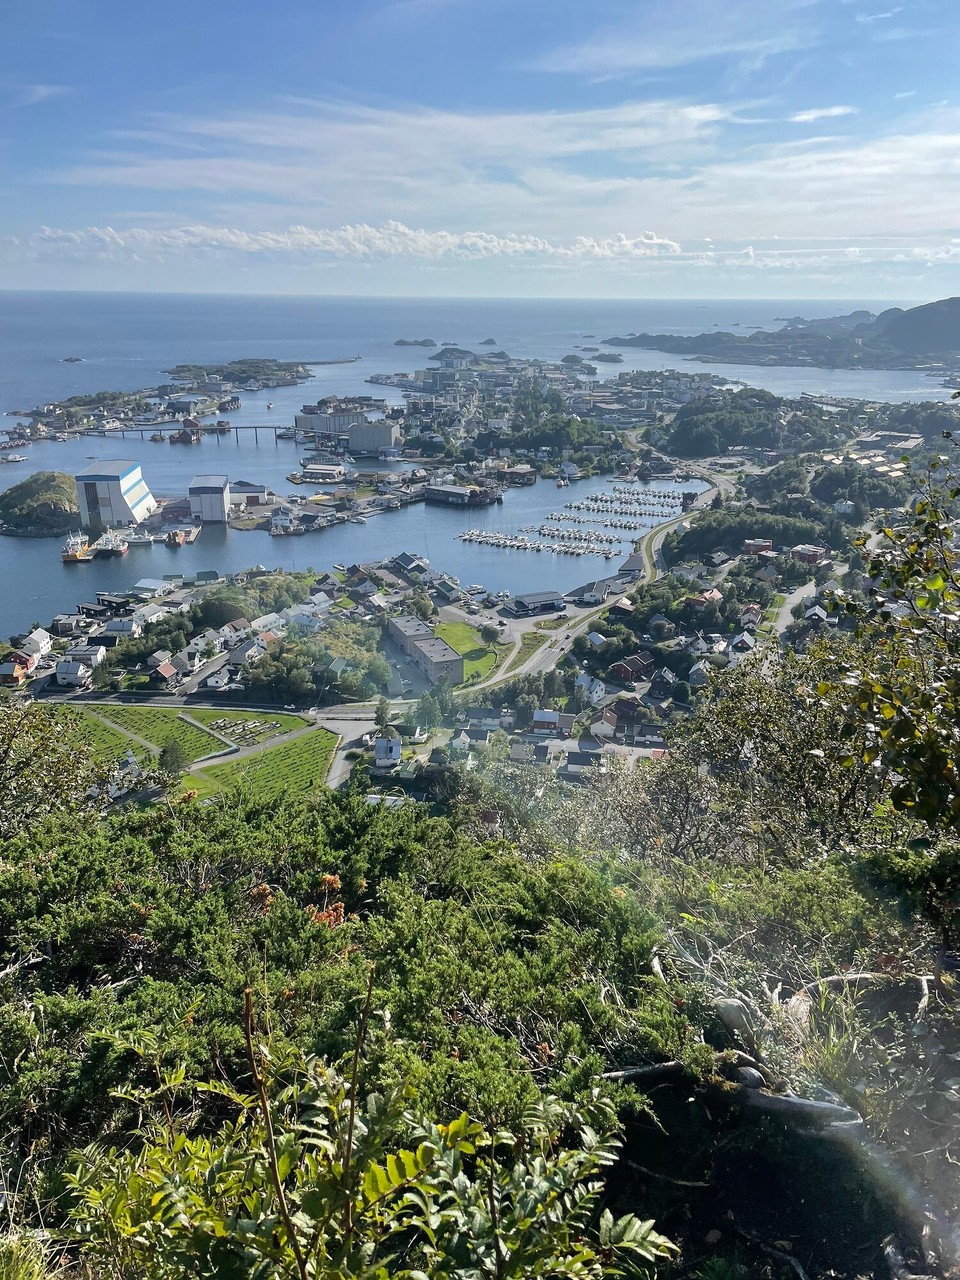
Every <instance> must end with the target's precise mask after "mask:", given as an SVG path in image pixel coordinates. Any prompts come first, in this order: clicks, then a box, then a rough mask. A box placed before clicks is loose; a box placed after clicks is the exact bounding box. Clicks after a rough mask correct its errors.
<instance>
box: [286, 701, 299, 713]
mask: <svg viewBox="0 0 960 1280" xmlns="http://www.w3.org/2000/svg"><path fill="white" fill-rule="evenodd" d="M283 709H284V711H296V709H297V708H296V707H295V706H294V704H293V703H292V702H287V703H285V704H284V708H283Z"/></svg>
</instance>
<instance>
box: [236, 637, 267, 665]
mask: <svg viewBox="0 0 960 1280" xmlns="http://www.w3.org/2000/svg"><path fill="white" fill-rule="evenodd" d="M266 652H267V646H266V645H265V644H263V642H262V641H261V640H258V639H253V640H244V641H243V643H242V644H240V645H238V646H237V648H235V649H233V650H232V652H231V656H230V661H231V662H233V663H236V664H237V665H238V666H243V667H252V666H254V664H255V663H257V662H259V661H260V659H261V658H262V657H263V655H264V654H265V653H266Z"/></svg>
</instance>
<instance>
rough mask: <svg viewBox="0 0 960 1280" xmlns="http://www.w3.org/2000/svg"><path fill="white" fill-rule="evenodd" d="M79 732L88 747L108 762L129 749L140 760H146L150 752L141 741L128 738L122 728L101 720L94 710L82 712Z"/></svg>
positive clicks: (124, 754) (120, 757) (123, 755)
mask: <svg viewBox="0 0 960 1280" xmlns="http://www.w3.org/2000/svg"><path fill="white" fill-rule="evenodd" d="M78 731H79V734H80V737H81V738H82V739H83V741H84V742H85V743H86V745H87V746H88V747H90V749H91V750H92V751H93V752H94V753H95V754H96V755H97V756H98V757H99V758H100V759H101V760H103V761H104V763H106V764H113V763H114V762H115V761H117V760H120V759H122V758H123V757H125V756H126V755H127V753H128V752H129V751H131V750H132V751H133V754H134V756H135V757H136V758H137V760H139V761H141V762H142V761H144V760H145V759H146V757H147V756H149V755H150V752H149V751H148V750H147V749H146V747H144V746H143V745H142V744H141V743H139V742H134V741H133V739H132V738H128V737H127V735H126V734H125V733H123V732H122V731H121V730H120V729H115V728H114V727H113V725H111V724H108V723H107V722H106V721H105V720H101V719H100V718H99V716H97V715H96V714H95V713H94V712H92V711H88V710H83V711H81V712H80V726H79V730H78Z"/></svg>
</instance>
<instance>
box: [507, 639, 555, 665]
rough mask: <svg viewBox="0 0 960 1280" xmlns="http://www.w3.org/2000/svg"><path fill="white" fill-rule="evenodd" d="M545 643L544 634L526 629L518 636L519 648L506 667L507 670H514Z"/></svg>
mask: <svg viewBox="0 0 960 1280" xmlns="http://www.w3.org/2000/svg"><path fill="white" fill-rule="evenodd" d="M546 643H547V639H546V636H544V635H543V634H542V633H541V632H539V631H527V632H525V633H524V634H523V635H522V636H521V637H520V648H519V649H518V650H517V654H516V657H515V658H514V659H513V661H512V662H511V663H510V666H509V667H507V670H508V671H515V670H516V669H517V668H518V667H522V666H523V664H524V663H525V662H526V661H527V660H528V659H529V658H532V657H533V655H534V654H535V653H536V652H537V651H538V650H539V649H542V648H543V646H544V645H545V644H546Z"/></svg>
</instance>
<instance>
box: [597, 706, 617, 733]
mask: <svg viewBox="0 0 960 1280" xmlns="http://www.w3.org/2000/svg"><path fill="white" fill-rule="evenodd" d="M590 732H591V733H592V734H593V736H594V737H595V738H606V739H610V738H614V737H616V733H617V713H616V711H614V709H613V707H604V709H603V710H602V711H601V712H600V715H599V716H598V717H597V719H596V720H594V721H593V723H592V724H591V725H590Z"/></svg>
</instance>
